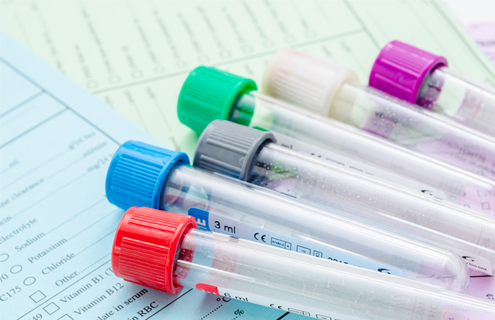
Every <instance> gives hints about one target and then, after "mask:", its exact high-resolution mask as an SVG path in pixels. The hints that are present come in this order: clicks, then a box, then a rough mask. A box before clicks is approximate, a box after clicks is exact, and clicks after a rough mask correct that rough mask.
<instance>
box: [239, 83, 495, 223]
mask: <svg viewBox="0 0 495 320" xmlns="http://www.w3.org/2000/svg"><path fill="white" fill-rule="evenodd" d="M246 110H251V111H250V113H252V114H253V115H252V118H251V120H250V121H248V122H247V123H246V121H244V119H245V116H242V115H244V114H245V113H247V112H246ZM339 110H340V109H339ZM344 111H345V110H344ZM344 111H343V112H344ZM346 117H347V116H346V115H342V116H340V117H337V118H339V119H344V118H346ZM230 120H231V121H233V122H237V123H241V124H249V126H251V127H261V128H264V129H268V130H270V131H273V132H276V133H279V134H282V135H286V136H289V137H291V138H294V139H297V140H300V141H302V142H305V143H308V144H312V145H315V146H317V147H320V148H323V149H325V150H329V151H331V152H335V153H338V154H341V155H344V156H346V157H349V158H353V159H356V160H359V161H362V162H365V163H368V164H371V165H373V166H376V167H378V168H382V169H384V170H386V171H388V172H391V173H393V174H395V175H398V176H401V177H405V178H408V179H410V180H414V181H417V182H420V183H423V184H426V185H430V186H432V187H435V188H438V189H440V190H442V191H443V192H444V193H445V194H446V199H445V200H447V201H449V202H452V203H456V204H460V205H463V206H466V207H469V208H471V209H473V210H475V211H478V212H482V213H486V214H490V215H493V214H494V213H495V184H494V183H493V181H492V180H489V179H485V178H482V177H479V176H477V175H474V174H472V173H470V172H468V171H465V170H462V169H459V168H457V167H454V166H449V165H446V164H445V163H442V162H440V161H436V160H435V159H432V158H430V157H425V156H423V155H421V154H418V153H416V152H411V151H410V150H408V149H405V148H402V147H399V146H397V145H394V144H392V143H388V142H387V141H384V140H383V139H380V138H377V137H374V136H373V135H371V134H368V133H366V132H362V131H361V130H358V129H356V128H353V127H350V126H348V125H345V124H342V123H341V122H339V121H335V120H333V119H329V118H322V117H319V116H317V115H314V114H311V113H303V112H302V111H301V110H295V109H292V108H291V107H290V106H289V105H285V104H281V103H280V102H277V101H276V100H274V99H272V98H270V97H267V96H265V95H262V94H259V93H255V92H251V93H249V94H244V95H243V96H242V97H241V99H239V101H238V103H237V106H236V108H235V109H234V111H233V112H232V113H231V117H230ZM387 181H388V182H389V183H392V184H394V185H398V186H400V185H401V181H400V180H390V179H388V180H387Z"/></svg>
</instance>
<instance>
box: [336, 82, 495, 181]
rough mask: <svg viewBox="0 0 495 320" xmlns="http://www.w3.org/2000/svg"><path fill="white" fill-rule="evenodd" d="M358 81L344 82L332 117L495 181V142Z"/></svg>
mask: <svg viewBox="0 0 495 320" xmlns="http://www.w3.org/2000/svg"><path fill="white" fill-rule="evenodd" d="M427 112H428V111H427V110H424V109H422V108H418V107H417V106H416V107H415V106H414V105H410V104H408V103H403V102H402V101H399V100H397V99H391V98H390V96H388V95H386V94H384V93H382V92H380V91H379V90H376V89H374V88H370V87H366V86H363V85H361V84H359V83H357V82H353V83H344V84H343V85H342V87H341V89H340V90H339V92H338V93H337V95H336V97H335V98H334V101H333V103H332V106H331V109H330V113H329V116H330V117H332V118H335V119H337V120H340V121H343V122H345V123H347V124H350V125H352V126H354V127H356V128H360V129H362V130H364V131H367V132H370V133H373V134H375V135H377V136H379V137H382V138H384V139H386V140H388V141H391V142H393V143H395V144H397V145H400V146H402V147H404V148H407V149H409V150H413V151H416V152H419V153H422V154H425V155H428V156H430V157H433V158H436V159H439V160H441V161H444V162H446V163H450V164H452V165H454V166H458V167H460V168H463V169H465V170H468V171H471V172H473V173H477V174H481V175H483V176H485V177H487V178H490V179H492V180H495V143H494V141H493V140H490V139H485V138H484V137H482V136H479V135H477V134H474V133H472V132H470V131H469V130H467V128H461V127H459V126H456V125H451V124H449V123H446V122H443V121H440V120H438V119H435V118H434V117H431V116H429V115H427V114H426V113H427Z"/></svg>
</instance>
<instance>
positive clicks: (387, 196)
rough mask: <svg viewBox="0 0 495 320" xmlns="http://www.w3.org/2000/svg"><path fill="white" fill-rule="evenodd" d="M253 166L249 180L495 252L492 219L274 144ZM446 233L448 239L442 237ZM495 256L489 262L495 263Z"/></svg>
mask: <svg viewBox="0 0 495 320" xmlns="http://www.w3.org/2000/svg"><path fill="white" fill-rule="evenodd" d="M251 166H252V167H251V173H250V175H249V177H248V180H247V181H248V182H250V183H253V184H256V185H259V186H263V187H265V188H268V189H271V190H274V191H277V192H281V193H284V194H288V195H291V196H294V197H296V198H300V199H305V200H309V201H311V202H316V203H319V204H321V205H324V206H328V207H331V208H336V209H339V210H342V211H344V212H346V213H348V214H350V215H352V216H357V217H360V218H363V219H366V220H367V221H371V222H374V223H376V224H379V225H384V226H386V227H389V228H391V229H394V230H398V231H401V232H404V233H408V234H412V235H416V236H419V237H420V238H422V239H423V240H424V241H426V242H429V243H430V244H433V245H436V246H439V247H441V248H445V249H448V250H451V251H453V252H457V253H459V254H460V255H461V256H465V255H469V254H474V253H475V252H476V251H478V250H477V249H474V247H473V248H471V249H469V247H470V246H471V245H475V246H477V247H486V249H487V250H488V251H487V252H486V253H480V254H481V255H482V256H485V254H489V255H492V254H493V253H495V251H494V250H495V236H494V235H493V231H494V230H495V219H493V218H492V217H485V216H481V215H479V214H475V213H473V212H471V211H470V210H465V209H464V208H462V207H459V206H455V205H450V204H447V205H446V204H443V203H440V202H437V201H435V200H433V199H429V198H425V197H421V196H419V195H416V194H413V193H410V192H405V191H404V190H402V189H400V188H394V187H391V186H387V185H383V184H379V183H377V182H376V181H373V180H372V179H369V178H368V179H367V178H365V177H362V176H359V175H353V174H351V173H349V172H346V171H344V170H342V169H339V168H336V167H334V166H324V165H322V163H321V162H319V161H311V158H309V157H308V156H305V155H303V154H300V153H297V152H295V151H292V150H290V149H287V148H284V147H281V146H279V145H277V144H274V143H268V144H267V145H265V146H264V147H262V148H261V150H260V151H259V153H258V154H257V156H256V157H255V159H254V160H253V162H252V165H251ZM423 228H425V229H431V230H432V231H434V232H436V233H437V236H436V237H435V238H429V237H431V235H433V233H431V234H429V233H425V231H424V230H423ZM443 235H447V236H448V237H445V238H444V239H443V240H442V239H441V238H442V237H443ZM453 239H455V240H453ZM454 242H456V243H457V244H454ZM468 243H470V244H468ZM466 250H467V251H466ZM494 258H495V256H493V257H492V258H489V260H490V261H491V262H492V263H495V260H493V259H494Z"/></svg>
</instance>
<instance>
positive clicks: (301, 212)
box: [106, 141, 495, 291]
mask: <svg viewBox="0 0 495 320" xmlns="http://www.w3.org/2000/svg"><path fill="white" fill-rule="evenodd" d="M188 163H189V160H188V158H187V155H186V154H184V153H181V152H174V151H170V150H167V149H163V148H159V147H155V146H151V145H148V144H145V143H141V142H136V141H128V142H126V143H124V144H123V145H122V146H121V147H120V148H119V149H118V150H117V152H116V153H115V155H114V157H113V159H112V161H111V163H110V166H109V170H108V173H107V179H106V195H107V198H108V200H109V201H110V202H111V203H113V204H115V205H117V206H118V207H120V208H122V209H128V208H129V207H131V206H146V207H151V208H154V209H162V210H167V211H171V212H176V213H180V214H184V215H193V216H195V217H196V218H197V219H198V223H199V224H200V225H201V227H202V228H203V229H204V230H215V231H218V232H223V233H226V234H229V235H233V236H236V237H239V238H244V239H249V240H253V241H258V242H260V243H266V244H270V245H273V246H279V247H282V248H284V249H287V250H292V251H299V252H303V253H305V254H308V255H314V256H318V257H321V258H324V259H332V260H336V261H340V262H342V263H344V264H352V265H356V266H362V267H363V268H368V269H373V270H375V272H376V271H379V272H387V273H390V274H392V275H397V276H400V277H406V278H409V279H414V280H417V281H420V282H425V283H430V284H433V285H437V286H442V287H445V288H449V289H452V290H458V291H460V290H464V289H465V288H467V286H468V283H469V269H468V268H467V266H466V263H465V261H464V260H463V259H461V258H460V256H459V255H457V254H455V253H453V252H451V251H448V250H445V249H441V248H438V247H435V246H432V245H428V244H425V243H423V242H421V241H419V240H417V239H412V238H408V237H406V236H404V235H401V234H397V233H394V232H391V231H388V230H384V229H382V228H379V227H377V226H371V225H368V224H367V223H366V222H363V221H358V220H357V219H352V218H350V217H347V216H345V215H344V214H343V213H341V212H339V211H337V210H330V209H328V208H320V207H317V206H314V205H311V204H307V203H302V202H300V201H297V200H295V199H291V198H290V197H288V196H285V195H280V194H278V193H276V192H273V191H271V190H267V189H264V188H261V187H258V186H255V185H252V184H248V183H246V182H243V181H239V180H235V179H231V178H227V177H225V176H222V175H218V174H212V173H210V172H207V171H204V170H201V169H195V168H191V167H189V166H188V165H187V164H188ZM426 232H428V230H426ZM423 234H424V232H423ZM438 236H439V237H441V236H442V235H438ZM434 237H437V235H436V234H435V235H431V236H430V237H429V238H434ZM453 245H455V241H454V242H453ZM474 247H476V246H473V248H472V249H473V250H475V248H474ZM480 249H482V248H481V247H480ZM486 250H490V249H486ZM494 256H495V255H494Z"/></svg>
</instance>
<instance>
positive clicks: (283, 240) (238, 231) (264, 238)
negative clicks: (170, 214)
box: [188, 208, 405, 278]
mask: <svg viewBox="0 0 495 320" xmlns="http://www.w3.org/2000/svg"><path fill="white" fill-rule="evenodd" d="M188 215H190V216H193V217H194V218H195V219H196V222H197V224H198V229H200V230H206V231H212V232H219V233H224V234H227V235H230V236H233V237H237V238H242V239H246V240H251V241H255V242H259V243H263V244H268V245H271V246H274V247H279V248H282V249H286V250H290V251H296V252H299V253H303V254H307V255H312V256H314V257H318V258H323V259H328V260H332V261H336V262H340V263H344V264H349V265H353V266H357V267H361V268H365V269H369V270H374V271H378V272H382V273H387V274H391V275H394V276H399V277H403V278H404V277H405V275H404V272H403V271H402V270H400V269H397V268H393V267H390V266H386V265H382V264H379V263H376V262H374V261H369V260H366V259H363V258H361V257H358V256H355V255H352V254H349V253H345V252H342V251H340V250H338V249H337V248H335V249H333V248H328V247H324V246H321V245H316V244H313V243H310V242H306V241H302V240H299V239H296V238H293V237H289V236H286V235H283V234H280V233H276V232H272V231H270V230H266V229H264V228H261V227H256V226H254V225H251V224H248V223H245V222H241V221H237V220H234V219H229V218H226V217H223V216H220V215H218V214H214V213H211V212H208V211H204V210H201V209H197V208H190V209H189V211H188Z"/></svg>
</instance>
